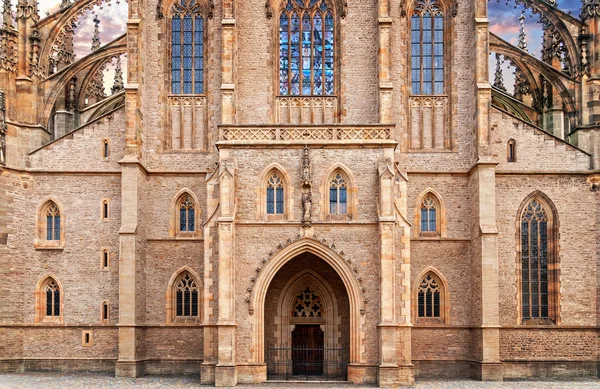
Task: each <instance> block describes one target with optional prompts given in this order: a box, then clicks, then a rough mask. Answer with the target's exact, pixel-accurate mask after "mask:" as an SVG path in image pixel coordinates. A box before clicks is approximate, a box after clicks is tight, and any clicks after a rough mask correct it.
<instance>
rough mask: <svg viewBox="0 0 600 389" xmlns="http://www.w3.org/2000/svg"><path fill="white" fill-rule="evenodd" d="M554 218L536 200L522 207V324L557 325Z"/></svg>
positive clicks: (541, 203)
mask: <svg viewBox="0 0 600 389" xmlns="http://www.w3.org/2000/svg"><path fill="white" fill-rule="evenodd" d="M553 228H554V222H553V215H552V213H551V212H550V211H549V210H548V209H547V207H546V206H545V205H544V204H543V202H542V201H540V200H539V199H538V198H533V199H532V200H530V201H529V202H528V203H527V205H526V206H525V207H524V209H523V212H522V214H521V222H520V229H521V231H520V249H521V258H520V259H521V263H520V265H521V266H520V267H521V317H522V320H523V322H524V323H544V322H547V321H550V322H556V320H557V317H558V314H557V310H558V302H557V301H556V300H557V290H558V288H557V285H556V284H557V279H558V273H557V265H556V263H555V253H554V250H555V247H556V243H555V242H554V236H555V233H554V230H553Z"/></svg>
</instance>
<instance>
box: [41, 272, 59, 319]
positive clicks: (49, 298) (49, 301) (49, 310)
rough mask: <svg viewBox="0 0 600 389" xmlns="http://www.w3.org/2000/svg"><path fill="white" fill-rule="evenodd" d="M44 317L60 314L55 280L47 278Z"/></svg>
mask: <svg viewBox="0 0 600 389" xmlns="http://www.w3.org/2000/svg"><path fill="white" fill-rule="evenodd" d="M44 289H45V293H46V317H59V316H60V289H59V288H58V285H57V284H56V281H54V280H53V279H49V280H48V282H47V283H46V287H45V288H44Z"/></svg>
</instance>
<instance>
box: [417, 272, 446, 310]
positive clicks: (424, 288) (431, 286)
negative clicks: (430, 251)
mask: <svg viewBox="0 0 600 389" xmlns="http://www.w3.org/2000/svg"><path fill="white" fill-rule="evenodd" d="M417 298H418V315H419V317H431V318H440V317H441V309H440V306H441V285H440V282H439V281H438V279H437V278H436V277H435V276H433V275H432V274H431V273H427V274H426V275H425V277H423V279H422V280H421V283H420V284H419V290H418V295H417Z"/></svg>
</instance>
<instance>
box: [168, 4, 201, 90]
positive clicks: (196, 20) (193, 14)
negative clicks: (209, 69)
mask: <svg viewBox="0 0 600 389" xmlns="http://www.w3.org/2000/svg"><path fill="white" fill-rule="evenodd" d="M202 11H203V7H202V6H201V4H200V0H177V2H176V3H175V4H174V5H173V8H172V11H171V93H172V94H174V95H182V94H183V95H191V94H197V95H198V94H204V36H205V18H204V15H203V12H202Z"/></svg>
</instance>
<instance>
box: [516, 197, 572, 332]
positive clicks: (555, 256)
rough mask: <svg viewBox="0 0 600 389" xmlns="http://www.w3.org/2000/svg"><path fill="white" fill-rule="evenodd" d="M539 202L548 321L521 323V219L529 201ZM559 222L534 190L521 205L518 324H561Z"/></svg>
mask: <svg viewBox="0 0 600 389" xmlns="http://www.w3.org/2000/svg"><path fill="white" fill-rule="evenodd" d="M533 200H536V201H538V202H539V203H540V204H541V205H542V207H544V209H545V211H546V214H547V216H548V227H547V229H548V231H547V233H548V238H547V239H548V316H549V319H543V318H533V319H530V320H528V321H527V322H525V321H523V314H522V309H523V302H522V299H523V294H522V258H521V252H522V251H521V250H522V248H521V220H522V217H523V213H524V212H525V209H526V207H527V206H528V205H529V204H530V203H531V201H533ZM559 239H560V221H559V218H558V211H557V209H556V206H555V205H554V203H553V202H552V200H550V198H549V197H548V196H547V195H546V194H544V193H543V192H541V191H539V190H536V191H534V192H532V193H530V194H529V195H528V196H527V197H525V199H524V200H523V201H522V202H521V205H520V206H519V209H518V211H517V214H516V218H515V252H516V256H515V261H516V269H515V275H516V283H517V285H516V289H517V296H516V297H517V325H559V324H561V316H560V314H561V312H560V300H561V294H560V285H561V281H560V243H559Z"/></svg>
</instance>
